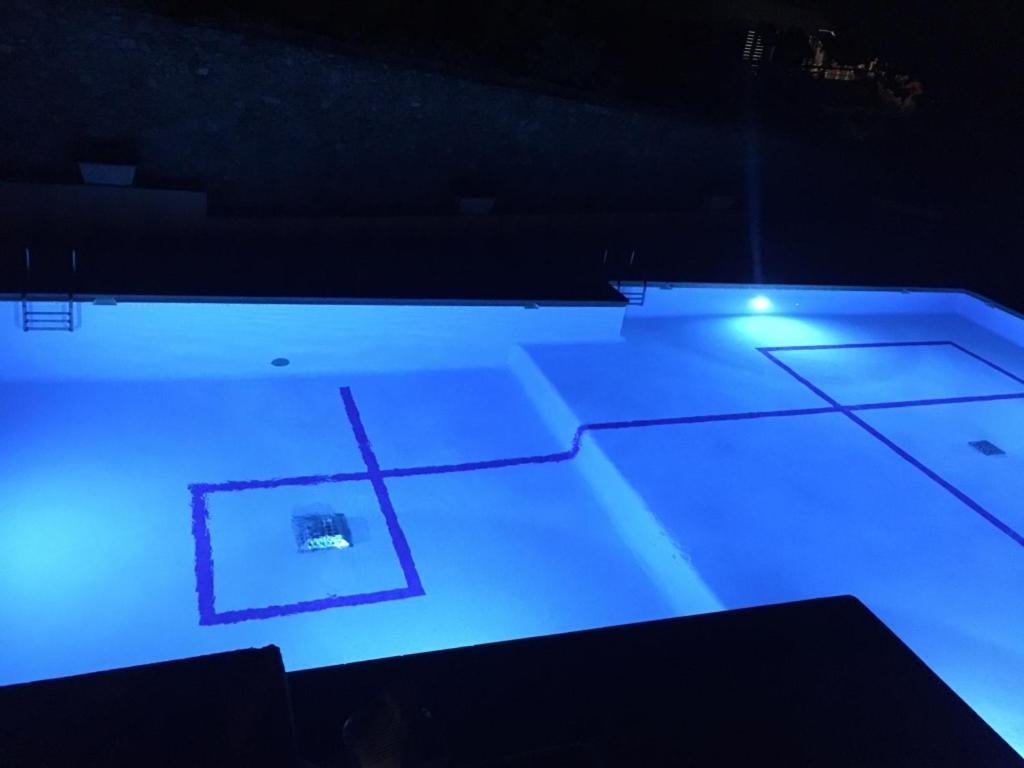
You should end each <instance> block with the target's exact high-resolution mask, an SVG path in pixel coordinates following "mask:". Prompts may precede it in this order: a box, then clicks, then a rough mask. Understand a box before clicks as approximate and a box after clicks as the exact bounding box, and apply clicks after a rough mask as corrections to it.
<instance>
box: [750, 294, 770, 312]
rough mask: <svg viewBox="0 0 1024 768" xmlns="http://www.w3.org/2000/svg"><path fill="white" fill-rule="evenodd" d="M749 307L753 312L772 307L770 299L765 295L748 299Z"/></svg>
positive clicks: (765, 310)
mask: <svg viewBox="0 0 1024 768" xmlns="http://www.w3.org/2000/svg"><path fill="white" fill-rule="evenodd" d="M750 308H751V309H752V310H754V311H755V312H767V311H768V310H769V309H771V308H772V300H771V299H769V298H768V297H767V296H755V297H754V298H752V299H751V300H750Z"/></svg>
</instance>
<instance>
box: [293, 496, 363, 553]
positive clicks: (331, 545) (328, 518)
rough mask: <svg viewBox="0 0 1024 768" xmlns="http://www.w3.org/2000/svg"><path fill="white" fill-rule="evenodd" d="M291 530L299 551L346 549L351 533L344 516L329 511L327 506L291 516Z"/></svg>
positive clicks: (350, 540)
mask: <svg viewBox="0 0 1024 768" xmlns="http://www.w3.org/2000/svg"><path fill="white" fill-rule="evenodd" d="M292 531H293V532H294V534H295V543H296V544H297V545H298V547H299V552H320V551H323V550H327V549H348V548H349V547H351V546H352V534H351V532H350V531H349V527H348V522H347V521H346V520H345V516H344V515H342V514H338V513H337V512H331V511H330V508H329V507H326V505H325V508H324V509H323V510H322V511H321V510H316V511H314V510H309V511H308V512H307V513H306V514H300V515H293V516H292Z"/></svg>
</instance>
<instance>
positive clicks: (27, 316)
mask: <svg viewBox="0 0 1024 768" xmlns="http://www.w3.org/2000/svg"><path fill="white" fill-rule="evenodd" d="M70 256H71V257H70V261H69V266H70V267H71V276H72V278H73V277H74V274H75V273H76V272H77V271H78V253H77V251H75V250H74V249H72V250H71V255H70ZM25 275H26V278H29V279H30V278H31V276H32V252H31V250H29V249H28V248H26V249H25ZM26 287H27V286H26ZM21 329H22V330H23V331H25V332H28V331H74V330H75V302H74V298H73V296H72V294H71V293H70V292H69V293H68V295H67V298H66V299H65V298H63V296H62V297H61V298H60V299H55V298H53V297H52V296H50V297H43V296H40V297H39V298H35V299H33V298H31V297H30V296H29V294H27V293H25V294H22V297H21Z"/></svg>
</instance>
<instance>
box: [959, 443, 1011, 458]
mask: <svg viewBox="0 0 1024 768" xmlns="http://www.w3.org/2000/svg"><path fill="white" fill-rule="evenodd" d="M968 445H969V446H971V448H974V449H975V450H977V451H979V452H981V453H983V454H985V455H986V456H1002V455H1003V454H1005V453H1006V451H1004V450H1003V449H1002V448H1000V447H999V446H998V445H995V444H994V443H990V442H989V441H988V440H974V441H973V442H970V443H968Z"/></svg>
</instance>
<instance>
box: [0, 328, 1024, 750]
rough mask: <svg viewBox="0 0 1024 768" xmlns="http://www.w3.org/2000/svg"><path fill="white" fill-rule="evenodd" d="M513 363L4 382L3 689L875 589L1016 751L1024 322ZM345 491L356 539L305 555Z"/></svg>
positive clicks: (675, 337) (605, 351)
mask: <svg viewBox="0 0 1024 768" xmlns="http://www.w3.org/2000/svg"><path fill="white" fill-rule="evenodd" d="M271 357H273V355H268V357H267V359H268V360H269V359H270V358H271ZM502 359H503V360H504V362H503V363H500V364H489V365H487V366H486V367H480V368H471V367H457V368H454V367H453V368H447V369H446V368H443V367H437V368H434V369H430V370H411V371H399V370H393V371H380V370H373V369H368V370H363V371H358V370H351V369H348V370H344V371H339V372H338V373H337V374H331V373H330V372H324V371H315V372H310V371H307V370H304V368H303V365H302V359H301V357H299V358H292V364H291V365H289V366H287V367H280V368H278V367H273V368H272V367H271V366H270V365H267V370H266V373H265V374H263V375H260V376H258V377H257V376H247V377H243V378H230V377H218V378H213V379H206V378H195V379H190V378H188V377H187V376H183V375H180V374H179V375H177V376H175V377H168V378H153V377H149V378H136V379H131V378H125V379H119V378H117V377H116V376H115V375H113V374H111V375H110V376H108V377H96V376H93V377H86V378H83V379H81V380H75V381H67V380H45V378H43V379H37V380H25V381H19V380H17V379H16V377H13V376H12V377H9V378H8V379H6V380H4V381H2V382H0V422H2V425H3V430H4V435H5V441H4V445H3V448H2V449H0V460H2V463H3V467H4V471H3V473H2V474H0V499H2V500H3V508H2V510H0V562H2V563H3V564H4V567H3V568H2V569H0V615H2V616H3V617H4V620H3V622H2V623H0V647H2V648H3V654H2V656H0V684H3V683H14V682H21V681H27V680H34V679H40V678H46V677H54V676H60V675H67V674H74V673H80V672H86V671H93V670H97V669H106V668H111V667H117V666H126V665H130V664H136V663H142V662H149V661H155V660H160V659H169V658H177V657H182V656H189V655H196V654H201V653H207V652H212V651H217V650H224V649H228V648H237V647H249V646H257V645H263V644H266V643H275V644H277V645H279V646H280V647H281V648H282V651H283V654H284V658H285V661H286V664H287V666H288V667H289V668H290V669H302V668H309V667H315V666H323V665H328V664H337V663H342V662H347V661H354V660H360V659H367V658H375V657H381V656H388V655H395V654H402V653H409V652H415V651H424V650H431V649H437V648H446V647H453V646H458V645H467V644H475V643H481V642H487V641H493V640H501V639H508V638H514V637H525V636H532V635H539V634H550V633H554V632H561V631H566V630H573V629H581V628H589V627H598V626H606V625H611V624H621V623H627V622H633V621H643V620H648V619H657V618H663V617H668V616H675V615H681V614H688V613H699V612H706V611H713V610H721V609H727V608H738V607H744V606H750V605H758V604H764V603H773V602H782V601H788V600H796V599H802V598H809V597H815V596H822V595H834V594H854V595H856V596H858V597H859V598H860V599H862V600H863V601H864V602H865V603H866V604H867V605H868V606H869V607H870V608H871V609H872V610H873V611H874V612H875V613H877V614H878V615H879V616H880V617H881V618H882V619H883V620H884V621H885V622H886V623H887V624H888V625H889V626H890V627H892V628H893V630H894V631H896V632H897V634H899V636H900V637H901V638H902V639H903V640H904V641H905V642H907V644H908V645H909V646H910V647H911V648H912V649H913V650H914V651H915V652H917V653H918V654H919V655H920V656H921V657H922V658H923V659H924V661H925V662H926V663H928V664H929V665H930V666H931V667H932V668H933V669H934V670H935V671H936V672H937V673H938V674H939V675H940V676H941V677H942V678H943V679H944V680H945V681H946V682H947V683H949V685H950V686H951V687H953V689H954V690H956V691H957V693H959V694H960V695H961V696H962V697H963V698H964V699H965V700H966V701H967V702H968V703H969V704H970V705H971V706H972V707H974V709H976V710H977V711H978V712H979V713H980V714H981V715H982V716H983V717H984V718H985V719H986V720H987V721H988V722H989V723H990V724H992V726H993V727H994V728H996V730H997V731H999V732H1000V733H1001V734H1002V735H1003V736H1004V738H1006V739H1007V740H1008V741H1009V742H1010V743H1011V744H1013V745H1014V746H1015V747H1016V748H1017V749H1018V750H1022V749H1024V601H1022V600H1021V595H1022V591H1024V538H1022V537H1021V532H1024V504H1021V502H1020V499H1022V498H1024V378H1022V377H1024V351H1022V350H1021V348H1020V347H1018V346H1016V345H1014V344H1012V343H1010V342H1009V341H1008V340H1006V339H1004V338H1002V337H1000V336H998V335H996V334H994V333H992V332H990V331H988V330H986V329H984V328H982V327H980V326H978V325H976V324H974V323H972V322H970V321H969V320H967V319H965V318H964V317H961V316H959V315H955V314H907V313H904V314H900V315H890V314H865V315H856V314H847V315H835V316H828V315H814V316H803V317H799V318H793V317H783V316H747V315H736V316H713V317H712V316H692V317H689V316H687V317H671V316H668V317H664V316H647V315H645V314H644V313H643V312H642V311H637V312H636V313H633V314H628V315H627V316H626V319H625V321H624V323H623V325H622V331H621V335H620V336H619V337H618V338H614V339H608V340H605V341H584V342H579V341H572V340H569V341H566V342H549V343H526V344H517V345H510V346H509V348H508V349H507V350H506V351H505V352H504V353H502ZM978 441H988V442H989V443H991V444H992V445H994V446H997V447H998V449H999V450H1000V451H1002V453H1000V454H997V455H986V453H983V452H982V451H979V450H978V449H977V448H976V447H973V446H972V445H971V443H972V442H978ZM325 510H326V511H327V512H329V513H331V514H340V515H343V516H344V519H345V521H346V523H347V525H348V526H349V527H350V529H351V538H352V546H351V547H348V548H344V549H328V550H323V551H316V552H299V550H298V547H297V545H296V540H295V533H294V530H293V523H292V519H293V517H295V516H296V515H303V514H307V515H308V514H322V513H324V511H325ZM751 651H752V652H756V649H751Z"/></svg>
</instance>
